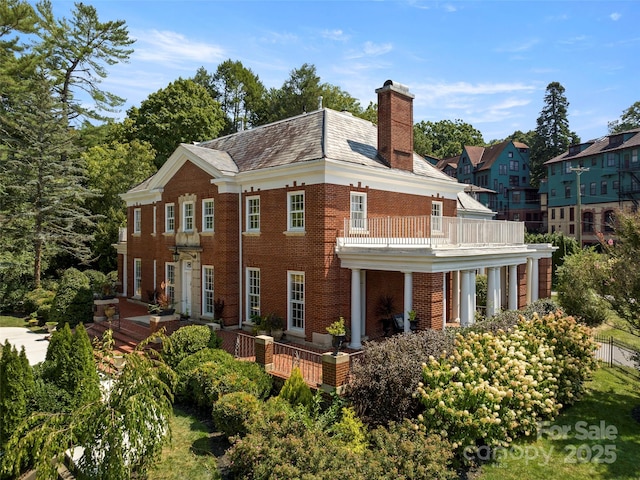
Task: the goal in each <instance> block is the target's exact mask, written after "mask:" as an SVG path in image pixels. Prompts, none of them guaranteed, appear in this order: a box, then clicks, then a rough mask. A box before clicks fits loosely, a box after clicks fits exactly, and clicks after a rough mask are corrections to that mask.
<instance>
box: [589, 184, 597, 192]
mask: <svg viewBox="0 0 640 480" xmlns="http://www.w3.org/2000/svg"><path fill="white" fill-rule="evenodd" d="M595 194H596V182H591V183H590V184H589V195H595Z"/></svg>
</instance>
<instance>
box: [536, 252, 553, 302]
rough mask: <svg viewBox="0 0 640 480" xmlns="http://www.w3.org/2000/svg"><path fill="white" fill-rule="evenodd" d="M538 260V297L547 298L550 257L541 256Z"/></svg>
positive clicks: (549, 295)
mask: <svg viewBox="0 0 640 480" xmlns="http://www.w3.org/2000/svg"><path fill="white" fill-rule="evenodd" d="M538 262H539V263H538V277H539V278H538V298H549V297H551V268H552V262H551V258H541V259H540V260H539V261H538Z"/></svg>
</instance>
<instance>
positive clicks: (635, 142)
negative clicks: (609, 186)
mask: <svg viewBox="0 0 640 480" xmlns="http://www.w3.org/2000/svg"><path fill="white" fill-rule="evenodd" d="M628 134H632V135H633V136H632V137H631V138H629V139H628V140H627V141H626V142H622V143H617V144H614V145H610V144H609V138H610V137H615V136H617V135H625V136H626V135H628ZM639 134H640V128H637V129H633V130H627V131H626V132H622V133H621V134H615V135H607V136H605V137H602V138H599V139H597V140H591V141H589V142H585V143H591V142H593V143H592V144H591V145H590V146H588V147H587V148H585V149H584V150H583V151H581V152H578V153H574V154H569V150H567V151H566V152H564V153H561V154H560V155H558V156H557V157H554V158H552V159H551V160H548V161H547V162H545V165H549V164H551V163H558V162H562V161H564V160H573V159H576V158H585V157H591V156H593V155H599V154H602V153H608V152H615V151H617V150H622V149H625V148H631V147H639V146H640V135H639Z"/></svg>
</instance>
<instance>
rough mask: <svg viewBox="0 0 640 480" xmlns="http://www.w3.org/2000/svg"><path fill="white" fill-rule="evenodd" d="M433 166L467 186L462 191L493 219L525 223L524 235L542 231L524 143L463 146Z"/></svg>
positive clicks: (527, 152) (507, 141)
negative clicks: (455, 155)
mask: <svg viewBox="0 0 640 480" xmlns="http://www.w3.org/2000/svg"><path fill="white" fill-rule="evenodd" d="M437 166H438V168H440V170H442V171H443V172H445V173H447V174H449V175H450V176H454V177H455V178H457V179H458V181H459V182H461V183H466V184H468V185H469V187H467V189H466V190H465V191H466V192H467V193H468V194H470V195H471V196H472V197H473V198H475V199H476V200H477V201H478V202H479V203H481V204H482V205H484V206H486V207H487V208H490V209H491V210H493V211H495V212H496V213H497V217H496V218H497V219H499V220H513V221H520V222H525V225H526V227H527V230H528V231H541V230H542V229H543V225H542V213H541V211H540V203H539V198H538V192H537V189H536V188H534V187H532V186H531V183H530V180H531V177H530V175H529V147H528V146H527V145H525V144H524V143H521V142H514V141H511V140H506V141H504V142H501V143H498V144H495V145H491V146H490V147H475V146H466V147H464V150H463V151H462V154H461V155H460V156H459V157H453V158H448V159H445V160H442V161H441V162H439V163H438V165H437ZM454 166H455V167H454Z"/></svg>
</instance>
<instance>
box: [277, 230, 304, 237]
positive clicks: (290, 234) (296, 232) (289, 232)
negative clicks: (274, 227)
mask: <svg viewBox="0 0 640 480" xmlns="http://www.w3.org/2000/svg"><path fill="white" fill-rule="evenodd" d="M282 233H283V234H284V235H286V236H287V237H304V236H305V235H306V234H307V232H305V231H304V230H285V231H284V232H282Z"/></svg>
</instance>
